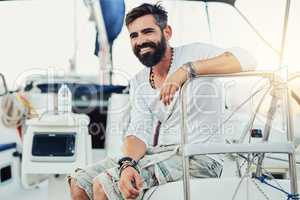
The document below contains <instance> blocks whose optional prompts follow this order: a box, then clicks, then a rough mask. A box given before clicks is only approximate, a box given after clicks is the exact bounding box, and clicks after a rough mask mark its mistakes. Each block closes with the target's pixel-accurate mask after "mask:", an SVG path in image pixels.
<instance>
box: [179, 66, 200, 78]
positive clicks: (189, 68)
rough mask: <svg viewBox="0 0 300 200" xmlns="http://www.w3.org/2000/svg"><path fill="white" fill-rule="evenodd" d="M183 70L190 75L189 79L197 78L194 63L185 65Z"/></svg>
mask: <svg viewBox="0 0 300 200" xmlns="http://www.w3.org/2000/svg"><path fill="white" fill-rule="evenodd" d="M182 68H183V69H184V70H185V71H186V72H187V73H188V78H194V77H196V76H197V73H196V70H195V65H194V64H193V63H192V62H187V63H185V64H184V65H183V66H182Z"/></svg>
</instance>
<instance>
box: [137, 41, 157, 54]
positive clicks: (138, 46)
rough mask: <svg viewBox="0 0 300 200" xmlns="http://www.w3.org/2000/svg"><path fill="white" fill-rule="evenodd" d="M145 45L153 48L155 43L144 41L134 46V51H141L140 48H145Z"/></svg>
mask: <svg viewBox="0 0 300 200" xmlns="http://www.w3.org/2000/svg"><path fill="white" fill-rule="evenodd" d="M146 47H150V48H153V49H155V48H156V44H155V43H154V42H145V43H143V44H141V45H137V46H136V47H135V53H139V52H140V51H141V49H142V48H146Z"/></svg>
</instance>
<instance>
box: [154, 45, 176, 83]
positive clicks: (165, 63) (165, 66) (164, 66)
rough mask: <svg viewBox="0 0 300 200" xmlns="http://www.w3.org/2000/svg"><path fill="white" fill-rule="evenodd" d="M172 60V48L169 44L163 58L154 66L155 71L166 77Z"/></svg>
mask: <svg viewBox="0 0 300 200" xmlns="http://www.w3.org/2000/svg"><path fill="white" fill-rule="evenodd" d="M171 62H172V50H171V47H170V46H167V49H166V52H165V55H164V57H163V58H162V60H161V61H160V62H159V63H158V64H157V65H155V66H154V68H153V72H154V73H155V74H156V75H158V76H160V77H162V78H164V77H166V76H167V75H168V72H169V68H170V65H171Z"/></svg>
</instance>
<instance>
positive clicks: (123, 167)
mask: <svg viewBox="0 0 300 200" xmlns="http://www.w3.org/2000/svg"><path fill="white" fill-rule="evenodd" d="M127 167H132V168H133V169H135V170H136V171H137V172H138V173H140V171H139V170H138V168H137V164H136V163H132V162H130V161H126V162H124V163H123V165H122V166H120V167H119V177H121V174H122V172H123V171H124V169H126V168H127Z"/></svg>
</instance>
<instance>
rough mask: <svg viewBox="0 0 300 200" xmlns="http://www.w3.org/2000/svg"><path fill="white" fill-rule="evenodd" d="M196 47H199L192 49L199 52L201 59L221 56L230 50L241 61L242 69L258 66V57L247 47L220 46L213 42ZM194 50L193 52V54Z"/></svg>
mask: <svg viewBox="0 0 300 200" xmlns="http://www.w3.org/2000/svg"><path fill="white" fill-rule="evenodd" d="M195 48H199V50H197V49H190V50H191V51H194V52H195V51H196V52H199V55H198V57H199V58H200V59H208V58H213V57H216V56H219V55H221V54H223V53H225V52H230V53H232V54H233V56H234V57H235V58H236V59H237V60H238V61H239V63H240V66H241V71H243V72H245V71H253V70H255V69H256V67H257V61H256V59H255V58H254V57H253V56H252V55H251V54H250V53H249V52H248V51H247V50H245V49H243V48H240V47H232V48H220V47H217V46H215V45H211V44H204V43H201V44H197V43H196V44H195ZM192 53H193V52H191V54H192Z"/></svg>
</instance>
